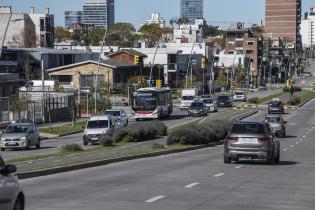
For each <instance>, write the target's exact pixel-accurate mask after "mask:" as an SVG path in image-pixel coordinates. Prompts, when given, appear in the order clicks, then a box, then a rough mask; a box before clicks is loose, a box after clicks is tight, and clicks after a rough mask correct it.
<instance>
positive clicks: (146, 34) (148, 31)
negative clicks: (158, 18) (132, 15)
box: [139, 24, 163, 47]
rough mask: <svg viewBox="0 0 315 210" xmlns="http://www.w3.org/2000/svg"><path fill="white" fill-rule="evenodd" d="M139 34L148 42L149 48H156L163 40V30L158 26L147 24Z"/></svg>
mask: <svg viewBox="0 0 315 210" xmlns="http://www.w3.org/2000/svg"><path fill="white" fill-rule="evenodd" d="M139 32H140V33H141V35H140V37H141V39H142V40H143V41H146V42H147V43H148V45H149V47H154V45H155V44H156V43H157V42H158V41H159V40H160V39H161V37H162V34H163V29H161V28H160V26H159V25H158V24H145V25H143V26H142V27H141V28H140V29H139Z"/></svg>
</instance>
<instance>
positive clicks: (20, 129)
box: [5, 125, 28, 133]
mask: <svg viewBox="0 0 315 210" xmlns="http://www.w3.org/2000/svg"><path fill="white" fill-rule="evenodd" d="M27 130H28V125H10V126H9V127H8V128H7V129H6V131H5V133H27Z"/></svg>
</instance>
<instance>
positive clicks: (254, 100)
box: [248, 97, 259, 104]
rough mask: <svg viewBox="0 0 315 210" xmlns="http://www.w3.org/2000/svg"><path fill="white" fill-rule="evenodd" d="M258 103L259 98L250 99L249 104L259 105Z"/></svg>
mask: <svg viewBox="0 0 315 210" xmlns="http://www.w3.org/2000/svg"><path fill="white" fill-rule="evenodd" d="M258 102H259V99H258V97H253V98H249V99H248V103H252V104H258Z"/></svg>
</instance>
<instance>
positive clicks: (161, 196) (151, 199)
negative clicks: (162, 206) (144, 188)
mask: <svg viewBox="0 0 315 210" xmlns="http://www.w3.org/2000/svg"><path fill="white" fill-rule="evenodd" d="M163 198H165V196H164V195H159V196H155V197H153V198H150V199H148V200H146V201H145V202H146V203H153V202H155V201H158V200H161V199H163Z"/></svg>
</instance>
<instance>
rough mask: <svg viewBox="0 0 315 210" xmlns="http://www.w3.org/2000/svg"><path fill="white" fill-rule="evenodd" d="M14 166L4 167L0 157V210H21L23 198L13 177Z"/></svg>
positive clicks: (23, 203) (23, 202) (21, 191)
mask: <svg viewBox="0 0 315 210" xmlns="http://www.w3.org/2000/svg"><path fill="white" fill-rule="evenodd" d="M16 170H17V169H16V167H15V165H11V164H8V165H6V164H5V163H4V161H3V159H2V157H1V156H0V209H1V210H23V209H24V205H25V196H24V193H23V190H22V189H21V187H20V184H19V181H18V179H17V178H16V176H15V175H14V173H15V172H16Z"/></svg>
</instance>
